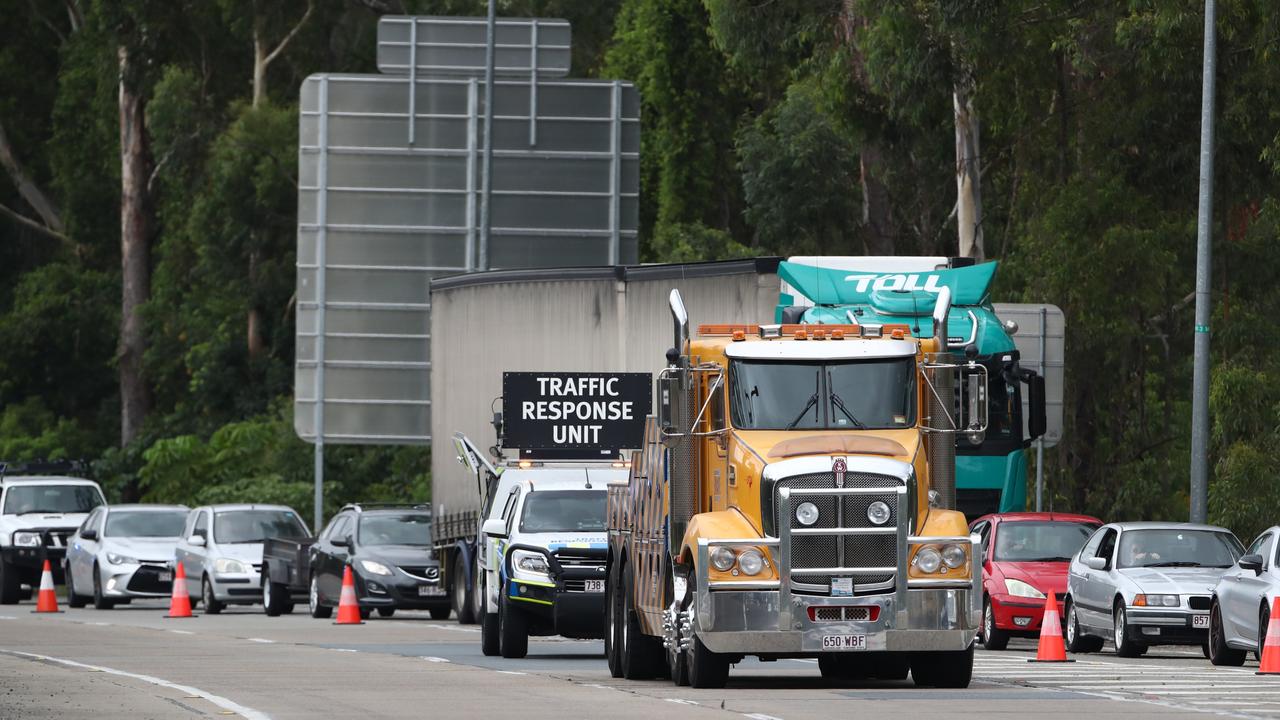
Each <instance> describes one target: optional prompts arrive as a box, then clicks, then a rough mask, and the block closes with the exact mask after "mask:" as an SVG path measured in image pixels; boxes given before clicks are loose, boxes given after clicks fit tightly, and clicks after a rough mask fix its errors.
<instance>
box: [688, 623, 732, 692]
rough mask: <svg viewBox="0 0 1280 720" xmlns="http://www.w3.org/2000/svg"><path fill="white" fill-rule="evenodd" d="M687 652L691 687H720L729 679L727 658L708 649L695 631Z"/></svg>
mask: <svg viewBox="0 0 1280 720" xmlns="http://www.w3.org/2000/svg"><path fill="white" fill-rule="evenodd" d="M688 654H689V685H690V686H691V687H695V688H722V687H724V685H725V683H727V682H728V681H729V658H728V657H727V656H725V655H721V654H719V653H714V652H711V651H710V650H708V649H707V646H706V645H703V644H702V638H700V637H698V634H697V633H696V632H695V633H694V634H693V643H692V644H691V645H690V646H689V651H688Z"/></svg>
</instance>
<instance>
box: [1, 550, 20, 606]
mask: <svg viewBox="0 0 1280 720" xmlns="http://www.w3.org/2000/svg"><path fill="white" fill-rule="evenodd" d="M21 593H22V583H21V582H20V581H19V580H18V570H17V568H15V567H14V566H12V565H10V564H9V563H7V562H4V561H3V560H0V605H13V604H14V603H16V602H18V596H19V595H20V594H21Z"/></svg>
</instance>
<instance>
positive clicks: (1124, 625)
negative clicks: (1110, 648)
mask: <svg viewBox="0 0 1280 720" xmlns="http://www.w3.org/2000/svg"><path fill="white" fill-rule="evenodd" d="M1126 615H1127V614H1126V613H1125V611H1124V604H1123V603H1121V602H1118V601H1117V602H1116V609H1115V611H1114V614H1113V615H1112V622H1113V623H1114V628H1115V629H1114V633H1115V634H1114V635H1113V636H1112V642H1113V643H1115V646H1116V655H1117V656H1118V657H1122V658H1136V657H1141V656H1142V654H1143V653H1144V652H1146V651H1147V649H1146V648H1145V647H1143V646H1142V644H1141V643H1138V642H1135V641H1134V639H1133V637H1132V636H1131V633H1130V628H1129V621H1128V618H1127V617H1126Z"/></svg>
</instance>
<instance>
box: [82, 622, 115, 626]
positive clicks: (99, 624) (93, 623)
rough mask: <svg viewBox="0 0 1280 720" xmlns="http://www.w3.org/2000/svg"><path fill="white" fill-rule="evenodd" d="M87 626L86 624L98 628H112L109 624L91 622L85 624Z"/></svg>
mask: <svg viewBox="0 0 1280 720" xmlns="http://www.w3.org/2000/svg"><path fill="white" fill-rule="evenodd" d="M85 624H86V625H97V626H98V627H111V623H109V622H91V623H85Z"/></svg>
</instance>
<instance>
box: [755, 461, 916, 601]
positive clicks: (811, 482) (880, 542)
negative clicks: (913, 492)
mask: <svg viewBox="0 0 1280 720" xmlns="http://www.w3.org/2000/svg"><path fill="white" fill-rule="evenodd" d="M901 484H902V481H900V480H899V479H898V478H895V477H892V476H888V475H876V474H871V473H853V472H851V473H846V474H845V479H844V487H846V488H878V487H883V488H897V487H899V486H901ZM784 487H785V488H790V489H792V490H834V489H835V488H836V483H835V474H834V473H829V472H826V473H814V474H810V475H796V476H793V477H789V478H782V479H780V480H778V482H777V483H776V484H775V485H774V507H775V508H777V517H776V518H775V520H776V522H777V527H781V524H782V523H784V522H785V523H789V524H790V527H791V528H792V529H799V528H804V527H806V526H804V525H801V524H800V523H799V521H797V520H796V518H795V514H794V508H795V507H796V506H798V505H799V504H800V503H802V502H811V503H813V504H814V505H816V506H817V507H818V521H817V522H816V523H814V524H813V525H810V526H807V527H808V528H810V529H826V528H870V527H896V526H897V523H898V496H897V493H896V492H886V493H878V494H875V495H850V496H845V497H843V498H837V497H792V498H791V508H792V509H788V508H786V507H785V506H784V504H783V502H782V499H781V497H780V496H779V491H780V490H781V489H782V488H784ZM877 500H878V501H880V502H883V503H885V504H886V505H888V506H889V509H890V513H891V514H890V516H889V520H888V522H886V523H885V524H884V525H882V526H876V525H873V524H872V523H871V521H870V520H868V519H867V508H868V507H869V506H870V505H871V503H873V502H876V501H877ZM897 562H898V551H897V539H896V537H895V536H894V535H891V534H887V533H886V534H880V535H847V536H845V537H843V538H841V537H839V536H822V535H792V536H791V580H792V584H793V588H794V589H795V590H796V591H799V592H804V593H810V594H816V595H829V594H830V593H831V579H832V576H831V575H812V574H806V573H805V572H804V569H805V568H829V567H847V568H859V567H896V566H897ZM850 577H851V578H852V579H853V584H854V586H855V594H858V586H862V587H861V591H862V592H864V593H865V592H883V591H885V590H887V589H889V588H891V587H892V586H893V574H892V573H890V574H884V573H853V574H852V575H850Z"/></svg>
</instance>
